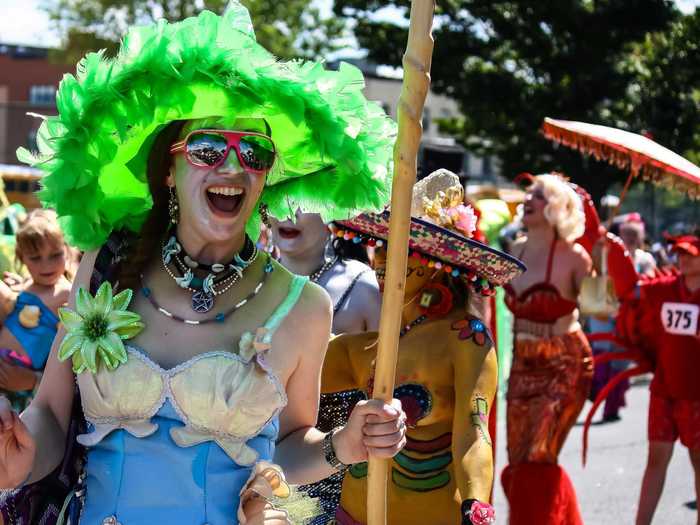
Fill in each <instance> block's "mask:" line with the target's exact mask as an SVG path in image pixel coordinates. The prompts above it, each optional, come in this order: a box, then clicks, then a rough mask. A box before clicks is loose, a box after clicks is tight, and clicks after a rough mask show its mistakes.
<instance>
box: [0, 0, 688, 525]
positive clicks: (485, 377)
mask: <svg viewBox="0 0 700 525" xmlns="http://www.w3.org/2000/svg"><path fill="white" fill-rule="evenodd" d="M252 27H253V26H252V23H251V20H250V18H249V16H248V13H247V11H246V10H245V8H243V7H242V6H240V5H239V4H236V3H234V4H232V5H231V7H230V8H229V10H228V11H227V12H226V13H225V14H224V15H223V16H217V15H214V14H212V13H208V12H204V13H202V14H201V15H199V16H198V17H195V18H191V19H187V20H185V21H182V22H178V23H174V24H159V25H157V26H149V27H143V28H138V29H134V30H133V31H132V32H131V33H129V36H127V38H126V39H125V41H124V44H123V47H122V50H121V51H120V53H119V54H118V55H117V57H116V58H115V59H113V60H107V59H105V58H104V57H102V56H100V55H92V56H91V57H88V59H87V60H86V61H85V62H83V63H82V66H81V67H82V69H81V73H80V75H79V76H78V78H77V79H72V78H71V77H68V80H65V81H64V83H63V84H62V86H61V92H60V93H59V97H58V101H59V115H58V116H57V117H50V118H49V119H48V120H47V121H46V122H45V124H44V129H43V131H42V133H45V134H46V136H47V137H51V140H47V141H44V144H43V145H42V147H44V148H49V149H47V150H45V151H41V152H40V156H39V157H37V159H36V162H37V165H38V166H39V167H40V168H41V169H43V170H44V171H45V177H44V183H43V185H44V190H43V194H42V198H43V200H44V202H45V204H46V205H47V206H48V207H50V208H52V209H53V210H55V211H50V210H35V211H32V212H30V213H29V214H28V215H27V217H26V218H24V220H23V222H22V223H21V225H20V227H19V229H18V231H17V232H16V250H15V251H16V259H17V263H18V266H19V267H21V270H19V272H18V273H17V274H9V273H8V274H6V275H5V279H4V281H3V282H0V323H1V326H2V329H1V330H0V389H2V391H3V393H4V396H3V397H2V398H0V488H3V489H5V490H4V491H3V492H2V493H0V494H1V495H0V524H8V525H20V524H22V525H24V524H27V523H31V524H34V523H37V524H38V523H52V524H53V523H61V524H66V523H70V524H73V525H77V524H78V523H80V524H87V525H100V524H101V525H117V524H121V525H139V524H144V525H145V524H153V523H171V524H183V525H185V524H186V525H193V524H196V525H201V524H208V525H236V524H241V525H244V524H246V525H263V524H264V525H283V524H288V523H302V522H303V523H313V524H316V525H321V524H327V523H338V524H342V525H362V524H364V523H366V521H367V507H366V500H367V490H368V489H367V478H368V467H367V461H368V459H369V458H371V457H377V458H387V459H390V474H389V482H388V483H389V486H388V491H387V523H389V524H390V525H398V524H402V525H407V524H415V525H424V524H434V525H447V524H457V523H461V524H464V525H486V524H491V523H495V519H496V518H495V513H494V509H493V507H492V506H491V504H490V500H491V495H492V490H493V484H494V480H496V479H497V478H498V475H497V474H498V473H499V471H500V478H501V482H502V484H503V488H504V492H505V494H506V496H507V498H508V502H509V513H508V518H507V520H508V522H509V523H511V524H512V525H518V524H523V525H524V524H532V523H538V524H542V525H577V524H580V523H582V518H581V512H580V508H579V505H578V502H577V498H576V493H575V490H574V485H573V483H572V481H571V480H570V479H569V477H568V475H567V473H566V471H565V470H564V469H563V468H562V466H561V465H560V464H559V462H558V457H559V454H560V452H561V449H562V447H563V445H564V443H565V441H566V439H567V436H568V434H569V431H570V430H571V428H572V426H573V425H574V423H575V422H576V421H577V419H578V417H579V415H580V412H581V410H582V408H583V406H584V403H585V401H586V400H587V399H588V398H591V399H595V398H596V397H597V396H598V394H599V393H600V392H601V391H603V392H604V393H607V402H606V406H605V409H604V414H603V420H604V421H606V422H614V421H617V420H619V419H620V417H621V416H620V409H621V408H622V407H624V406H625V389H626V388H627V387H628V383H627V382H626V381H619V382H615V381H616V376H617V375H618V374H619V373H620V372H623V371H624V370H625V369H626V368H627V367H629V366H630V362H629V360H630V359H635V360H637V362H638V364H641V365H643V366H645V367H646V368H645V369H647V370H650V371H651V372H652V373H653V380H652V382H651V393H650V404H649V418H648V421H649V428H648V437H649V456H648V464H647V468H646V471H645V474H644V479H643V481H642V483H641V494H640V498H639V505H638V509H637V518H636V519H637V525H649V524H650V523H651V521H652V517H653V515H654V511H655V508H656V505H657V503H658V500H659V497H660V494H661V491H662V489H663V484H664V478H665V473H666V468H667V466H668V462H669V459H670V456H671V451H672V449H673V446H674V442H675V441H676V440H677V439H678V438H680V441H681V443H682V444H683V445H684V446H686V447H687V448H688V449H689V452H690V458H691V463H692V466H693V469H694V472H695V483H696V490H697V491H700V386H699V383H698V382H697V381H696V380H695V378H696V376H697V371H698V370H699V369H700V336H699V335H698V334H699V331H698V329H699V326H698V324H699V323H698V318H699V317H700V236H698V233H697V232H693V231H690V230H689V231H687V232H685V234H683V235H679V236H675V237H668V238H667V239H665V244H666V245H668V247H669V248H670V250H669V252H668V253H667V252H665V251H664V250H656V252H655V253H654V254H652V253H650V252H649V250H648V246H649V244H648V243H647V241H646V239H645V227H644V222H643V220H642V218H641V216H640V215H639V214H636V213H628V214H626V215H619V216H610V217H608V216H605V219H606V220H605V221H601V219H600V218H599V216H598V213H597V211H596V207H595V206H594V204H593V202H592V199H591V197H590V195H588V193H587V192H586V191H585V189H584V188H582V187H580V186H576V185H574V184H572V183H570V182H569V181H568V180H567V179H566V178H565V177H564V176H562V175H560V174H557V173H548V174H543V175H537V176H526V177H523V178H521V179H522V181H523V183H524V184H525V185H526V186H527V188H526V192H525V194H524V201H523V202H522V204H521V206H520V209H519V211H518V213H517V214H515V215H513V216H511V215H510V212H509V211H508V206H506V205H505V204H504V203H502V202H499V201H498V198H494V197H489V198H487V199H477V198H472V196H470V195H469V194H466V193H465V189H464V186H463V183H462V181H461V180H460V178H459V177H458V176H457V175H455V174H453V173H451V172H449V171H447V170H444V169H440V170H438V171H436V172H434V173H431V174H428V175H427V176H426V177H424V178H422V179H421V180H419V182H417V183H416V184H415V186H414V189H413V198H412V206H411V219H410V235H409V245H408V249H409V258H408V265H407V268H406V273H405V278H406V281H405V287H404V303H403V308H402V311H401V319H402V327H403V328H402V329H401V333H400V337H399V344H398V359H397V368H396V381H395V389H394V392H393V399H392V400H391V401H390V402H387V403H383V402H381V401H378V400H375V399H372V394H373V387H374V374H375V366H376V358H377V338H378V335H377V331H378V327H379V321H380V310H381V304H382V295H383V287H384V284H385V274H386V267H387V243H388V239H389V236H388V232H389V220H390V217H391V209H390V208H388V207H387V205H388V198H389V193H390V175H391V174H390V171H391V169H390V168H391V166H390V159H391V149H392V145H393V140H394V138H395V128H394V125H393V123H392V122H391V121H390V119H389V118H388V117H387V116H386V115H385V114H384V112H383V111H382V110H381V108H380V107H379V106H377V105H376V104H373V103H371V102H369V101H367V100H366V99H365V98H364V96H363V95H362V93H361V88H362V86H361V83H358V82H357V76H358V75H359V74H360V73H359V72H358V71H356V70H354V69H353V68H352V67H350V66H348V67H347V68H341V69H340V70H339V71H327V70H325V69H324V68H323V66H322V65H320V64H313V63H297V62H293V63H282V62H279V61H277V60H276V59H275V58H274V57H273V56H272V55H270V54H269V53H268V52H267V51H266V50H265V49H263V48H262V47H261V46H260V45H259V44H258V43H257V42H256V40H255V35H254V33H253V29H252ZM64 93H65V96H64ZM127 95H128V96H127ZM81 97H82V98H81ZM350 122H352V123H353V125H352V126H351V125H349V124H348V123H350ZM101 151H102V152H105V154H104V155H101V154H96V153H95V152H101ZM106 152H109V154H107V153H106ZM608 200H609V199H608ZM600 208H601V209H604V208H606V202H603V203H601V206H600ZM506 223H508V224H506ZM69 245H70V246H74V247H77V248H80V249H81V255H80V256H76V255H75V254H76V253H77V251H74V249H73V248H71V247H69ZM500 246H503V249H500ZM601 283H602V286H601V285H600V284H601ZM499 287H503V288H504V292H505V294H504V297H505V299H504V304H505V307H507V308H508V310H510V312H511V314H512V318H513V324H512V342H513V360H512V366H511V369H510V375H509V378H508V390H507V413H506V419H507V436H506V439H507V450H508V464H507V465H506V466H505V468H503V469H500V468H499V469H498V470H497V469H496V467H495V465H494V448H495V447H494V438H495V437H496V436H495V435H494V433H493V428H494V427H493V422H494V410H493V407H494V404H495V403H496V392H497V385H498V369H499V364H498V359H499V357H500V358H501V359H502V358H504V356H503V353H502V352H498V351H497V349H498V348H499V347H500V345H501V344H503V343H504V341H499V340H497V337H496V334H497V333H498V330H497V329H496V327H497V325H498V324H499V322H500V321H501V313H500V312H502V308H501V306H502V304H501V303H500V299H497V298H496V290H497V289H498V288H499ZM600 334H603V335H606V334H607V335H608V337H607V338H606V337H595V336H596V335H600ZM630 349H633V350H634V352H629V350H630ZM615 352H624V354H622V355H623V356H624V357H625V360H614V359H610V358H609V357H610V356H609V354H611V353H615ZM600 356H608V357H606V358H605V359H602V358H601V357H600ZM596 359H598V360H599V361H600V363H599V364H596ZM611 381H612V382H615V383H611ZM609 384H614V385H615V386H614V388H613V389H612V390H610V391H609V392H607V390H605V387H606V385H609ZM608 390H609V389H608ZM290 494H292V496H291V497H290ZM499 519H500V520H503V521H505V519H506V518H505V517H501V518H499ZM699 523H700V522H699Z"/></svg>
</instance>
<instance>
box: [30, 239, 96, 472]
mask: <svg viewBox="0 0 700 525" xmlns="http://www.w3.org/2000/svg"><path fill="white" fill-rule="evenodd" d="M96 256H97V254H96V253H95V252H91V253H87V254H85V256H84V257H83V260H82V262H81V263H80V267H79V268H78V273H77V275H76V278H75V281H74V284H73V288H72V290H71V294H70V298H69V304H70V306H71V308H75V294H76V293H77V290H78V288H80V287H83V288H86V289H87V288H89V286H90V277H91V276H92V270H93V267H94V264H95V258H96ZM64 335H65V330H64V329H63V327H61V328H59V330H58V333H57V334H56V338H55V339H54V342H53V345H52V347H51V354H50V355H49V359H48V361H47V362H46V368H45V370H44V375H43V377H42V380H41V384H40V385H39V391H38V392H37V395H36V397H35V398H34V399H33V400H32V402H31V404H30V405H29V406H28V407H27V409H26V410H25V411H24V412H23V413H22V415H21V416H20V417H21V420H22V422H23V423H24V424H25V425H26V426H27V428H28V430H29V432H30V433H31V435H32V436H33V437H34V440H35V442H36V456H35V458H34V465H33V467H32V473H31V478H30V481H38V480H40V479H42V478H43V477H44V476H46V475H47V474H49V473H50V472H51V471H53V469H55V468H56V466H57V465H58V464H59V463H60V462H61V459H62V457H63V452H64V449H65V439H66V433H67V431H68V426H69V424H70V418H71V408H72V406H73V395H74V390H73V388H74V376H73V370H72V367H71V362H70V360H69V361H66V362H63V363H62V362H60V361H59V360H58V358H57V352H58V346H59V345H60V343H61V341H62V340H63V337H64Z"/></svg>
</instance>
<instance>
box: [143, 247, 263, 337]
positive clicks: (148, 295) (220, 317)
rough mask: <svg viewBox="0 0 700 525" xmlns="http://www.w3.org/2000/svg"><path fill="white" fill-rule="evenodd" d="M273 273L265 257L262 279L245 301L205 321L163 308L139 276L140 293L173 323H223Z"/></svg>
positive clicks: (243, 304)
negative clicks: (188, 317)
mask: <svg viewBox="0 0 700 525" xmlns="http://www.w3.org/2000/svg"><path fill="white" fill-rule="evenodd" d="M273 271H274V267H273V266H272V263H271V262H270V256H269V255H268V257H267V262H266V263H265V268H264V271H263V275H262V278H261V279H260V282H259V283H258V284H257V285H256V286H255V288H254V289H253V291H252V292H250V293H249V294H248V295H247V296H246V298H245V299H243V300H242V301H240V302H238V303H236V304H235V305H233V306H232V307H231V308H229V309H228V310H226V311H224V312H219V313H217V314H216V315H215V316H214V317H210V318H207V319H201V320H195V319H185V318H184V317H180V316H178V315H176V314H174V313H172V312H170V311H168V310H166V309H165V308H163V307H162V306H161V305H160V304H158V302H157V301H156V298H155V297H154V296H153V291H152V290H151V289H150V288H149V287H148V286H146V284H145V282H144V281H143V276H141V282H142V284H143V286H142V287H141V293H142V294H143V296H144V297H145V298H146V299H148V302H149V303H150V304H151V306H153V308H155V309H156V310H157V311H158V312H160V313H161V314H163V315H164V316H166V317H169V318H170V319H173V320H175V321H178V322H180V323H184V324H188V325H194V326H196V325H200V324H209V323H223V322H224V321H225V320H226V319H227V318H228V317H229V316H231V315H232V314H234V313H235V312H236V311H237V310H239V309H240V308H243V306H245V305H246V304H247V303H248V302H249V301H250V300H251V299H253V298H254V297H255V296H256V295H258V293H260V290H262V287H263V285H264V284H265V282H266V281H267V278H268V276H269V275H270V274H271V273H272V272H273Z"/></svg>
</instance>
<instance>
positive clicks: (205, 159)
mask: <svg viewBox="0 0 700 525" xmlns="http://www.w3.org/2000/svg"><path fill="white" fill-rule="evenodd" d="M227 144H228V141H227V140H226V137H224V136H222V135H216V134H213V133H193V134H192V135H190V138H189V140H188V141H187V156H188V157H189V158H190V161H191V162H192V163H193V164H196V165H198V166H215V165H216V164H218V163H219V162H221V161H223V159H224V158H225V157H226V148H227Z"/></svg>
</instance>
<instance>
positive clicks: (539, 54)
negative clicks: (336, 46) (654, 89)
mask: <svg viewBox="0 0 700 525" xmlns="http://www.w3.org/2000/svg"><path fill="white" fill-rule="evenodd" d="M408 4H409V2H407V1H404V0H399V1H395V2H380V1H378V0H336V1H335V4H334V10H335V12H336V14H337V15H338V16H344V17H347V18H352V19H354V20H356V21H357V23H356V27H355V34H356V36H357V38H358V41H359V43H360V45H361V46H362V47H363V48H365V49H367V50H368V52H369V58H370V59H372V60H374V61H377V62H379V63H388V64H392V65H398V64H400V60H401V55H402V53H403V49H404V46H405V42H406V24H405V23H404V24H391V23H387V22H383V21H378V20H383V18H382V17H377V16H374V15H376V14H377V12H378V11H380V10H381V9H382V8H385V7H386V6H388V5H391V6H392V7H393V8H398V9H400V10H401V9H402V10H403V11H404V13H405V17H406V18H407V16H408ZM436 15H437V17H436V18H437V22H436V27H435V30H434V36H435V51H434V55H433V62H432V88H433V90H435V91H436V92H438V93H442V94H445V95H448V96H451V97H453V98H454V99H455V100H456V101H457V102H458V103H459V105H460V107H461V109H462V113H463V114H464V118H463V119H460V120H456V121H451V122H443V123H442V124H443V127H445V128H446V129H447V130H449V131H450V132H452V133H453V134H455V135H456V136H458V137H460V139H461V141H462V142H463V143H464V144H465V146H466V147H467V148H468V149H469V150H471V151H474V152H475V153H480V154H487V155H493V156H495V157H496V158H498V159H500V161H501V162H502V171H503V173H504V175H506V176H510V177H512V176H514V175H516V174H517V173H520V172H522V171H531V172H538V171H544V170H552V169H558V170H561V171H564V172H565V173H567V174H568V175H570V176H571V177H572V179H573V180H575V181H576V180H580V181H582V182H584V183H585V186H586V187H587V188H589V189H590V190H591V192H592V193H593V194H594V195H600V194H601V193H602V192H603V191H604V189H605V187H607V185H608V184H609V183H611V182H612V181H614V180H616V179H619V178H622V177H624V175H625V174H623V173H621V172H619V171H618V170H615V169H612V168H609V167H607V166H604V165H602V164H600V163H597V162H594V161H582V159H581V156H580V154H578V153H576V152H571V151H568V150H566V149H565V148H558V149H557V148H555V147H553V146H552V145H551V144H550V143H549V142H547V141H546V140H545V139H544V138H543V137H542V136H541V135H540V133H539V128H540V125H541V123H542V121H543V119H544V117H546V116H550V117H555V118H563V119H570V120H582V121H587V122H594V123H599V124H605V125H612V126H619V127H629V126H628V123H627V122H625V121H623V120H621V119H620V117H619V113H620V111H619V110H620V106H619V101H620V100H624V99H625V98H626V97H627V96H628V90H629V86H630V84H631V83H632V82H633V80H634V72H633V71H631V70H630V69H629V68H622V67H620V64H621V63H622V62H624V60H625V58H626V57H627V56H628V54H629V53H630V50H631V48H632V46H633V44H635V43H638V42H642V41H644V38H645V35H647V33H649V32H655V31H663V30H665V29H667V28H668V27H669V25H670V24H671V22H672V21H673V20H674V19H675V18H676V17H677V16H678V12H677V11H676V9H675V7H674V5H673V2H672V1H670V0H540V1H533V0H517V1H503V0H499V1H494V0H461V1H460V0H438V2H437V10H436ZM404 22H405V21H404ZM630 130H631V131H638V130H636V129H633V128H630Z"/></svg>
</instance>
